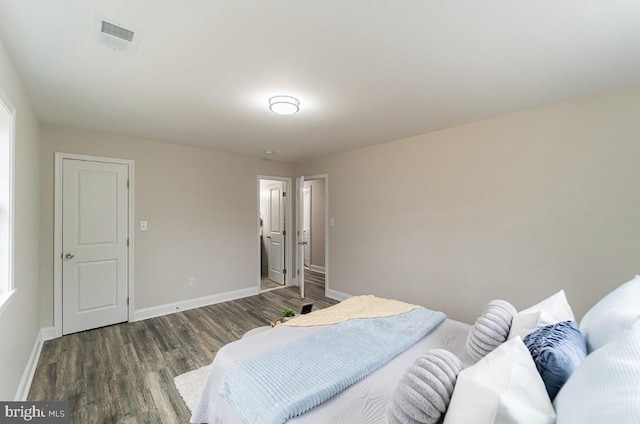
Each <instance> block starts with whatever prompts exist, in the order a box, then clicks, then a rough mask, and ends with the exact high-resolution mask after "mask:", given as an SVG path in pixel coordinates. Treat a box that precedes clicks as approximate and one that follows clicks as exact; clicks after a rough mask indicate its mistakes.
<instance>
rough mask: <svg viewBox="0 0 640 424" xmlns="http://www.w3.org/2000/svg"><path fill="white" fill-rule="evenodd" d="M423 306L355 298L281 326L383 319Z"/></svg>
mask: <svg viewBox="0 0 640 424" xmlns="http://www.w3.org/2000/svg"><path fill="white" fill-rule="evenodd" d="M421 307H422V306H418V305H411V304H409V303H404V302H400V301H399V300H391V299H383V298H380V297H375V296H372V295H364V296H353V297H350V298H348V299H346V300H343V301H342V302H340V303H338V304H337V305H333V306H330V307H328V308H325V309H319V310H317V311H315V312H311V313H310V314H306V315H300V316H298V317H296V318H294V319H291V320H289V321H287V322H285V323H282V324H281V325H286V326H289V327H309V326H313V325H331V324H337V323H339V322H343V321H347V320H350V319H356V318H383V317H390V316H393V315H400V314H403V313H405V312H409V311H412V310H414V309H417V308H421Z"/></svg>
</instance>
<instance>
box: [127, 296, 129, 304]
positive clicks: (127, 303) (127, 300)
mask: <svg viewBox="0 0 640 424" xmlns="http://www.w3.org/2000/svg"><path fill="white" fill-rule="evenodd" d="M127 306H129V298H128V297H127Z"/></svg>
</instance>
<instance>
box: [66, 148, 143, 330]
mask: <svg viewBox="0 0 640 424" xmlns="http://www.w3.org/2000/svg"><path fill="white" fill-rule="evenodd" d="M65 159H72V160H84V161H88V162H103V163H114V164H121V165H127V169H128V178H129V190H128V191H129V199H128V200H129V211H128V213H127V218H128V221H129V228H128V232H129V251H128V253H127V255H128V256H127V258H128V261H129V264H128V270H127V271H128V276H127V277H128V282H127V283H128V290H129V293H128V296H129V306H128V315H129V316H128V319H127V322H130V321H132V319H133V316H134V311H135V307H134V303H135V301H134V297H133V293H134V290H133V286H134V272H133V271H134V248H135V241H134V238H135V231H134V230H135V225H134V222H133V220H134V211H135V208H134V199H135V196H134V189H135V182H134V174H135V172H134V161H133V160H130V159H119V158H109V157H104V156H89V155H78V154H74V153H61V152H56V153H55V166H54V180H55V183H54V184H55V185H54V200H53V201H54V203H53V205H54V206H53V216H54V227H53V329H54V336H55V337H62V166H63V161H64V160H65Z"/></svg>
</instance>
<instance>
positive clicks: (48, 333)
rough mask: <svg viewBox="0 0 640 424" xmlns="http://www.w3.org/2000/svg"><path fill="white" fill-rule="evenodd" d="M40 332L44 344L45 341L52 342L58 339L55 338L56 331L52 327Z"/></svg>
mask: <svg viewBox="0 0 640 424" xmlns="http://www.w3.org/2000/svg"><path fill="white" fill-rule="evenodd" d="M40 331H42V341H45V342H46V341H47V340H53V339H55V338H57V337H58V336H56V329H55V328H53V327H45V328H43V329H41V330H40Z"/></svg>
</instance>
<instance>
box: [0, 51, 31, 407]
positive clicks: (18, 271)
mask: <svg viewBox="0 0 640 424" xmlns="http://www.w3.org/2000/svg"><path fill="white" fill-rule="evenodd" d="M0 90H2V91H3V92H4V93H5V95H6V96H7V97H8V98H9V100H10V101H11V103H12V104H13V106H14V107H15V109H16V133H15V197H14V203H15V221H14V222H15V234H14V240H15V242H14V249H15V250H14V254H15V255H14V283H15V288H16V290H17V291H16V293H15V295H14V296H13V298H12V299H11V303H10V304H9V305H8V306H7V308H6V309H5V310H4V311H2V312H1V313H0V340H1V342H0V364H1V366H2V371H1V372H0V374H1V376H2V377H0V399H1V400H13V399H14V397H15V396H16V392H17V390H18V386H19V384H20V379H21V378H22V373H23V372H24V370H25V367H26V365H27V361H28V360H29V356H30V355H31V350H32V348H33V346H34V342H35V340H36V337H37V335H38V331H39V330H40V288H39V282H38V281H39V278H38V273H39V268H40V257H39V237H40V234H39V228H40V227H39V225H40V220H39V210H40V197H39V193H40V187H39V184H40V179H39V166H38V161H39V155H38V128H39V124H38V121H37V119H36V118H35V116H34V114H33V112H32V110H31V106H30V105H29V101H28V99H27V96H26V93H25V91H24V88H23V86H22V82H21V81H20V78H19V76H18V74H17V73H16V70H15V68H14V67H13V65H12V63H11V62H10V61H9V59H8V57H7V55H6V53H5V50H4V48H3V47H2V45H1V44H0Z"/></svg>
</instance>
